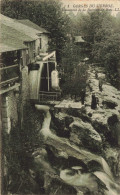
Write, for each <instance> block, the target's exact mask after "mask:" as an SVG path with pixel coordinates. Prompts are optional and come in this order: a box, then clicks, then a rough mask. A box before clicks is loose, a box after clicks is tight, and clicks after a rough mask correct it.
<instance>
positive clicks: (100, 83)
mask: <svg viewBox="0 0 120 195" xmlns="http://www.w3.org/2000/svg"><path fill="white" fill-rule="evenodd" d="M102 85H103V80H102V78H100V79H99V90H100V91H102Z"/></svg>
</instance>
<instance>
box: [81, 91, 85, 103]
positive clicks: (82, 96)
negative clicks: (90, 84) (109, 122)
mask: <svg viewBox="0 0 120 195" xmlns="http://www.w3.org/2000/svg"><path fill="white" fill-rule="evenodd" d="M84 101H85V90H84V89H82V91H81V102H82V104H84Z"/></svg>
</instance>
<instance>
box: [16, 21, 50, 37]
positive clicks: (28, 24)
mask: <svg viewBox="0 0 120 195" xmlns="http://www.w3.org/2000/svg"><path fill="white" fill-rule="evenodd" d="M18 22H20V23H22V24H24V25H27V26H29V27H31V28H34V29H36V30H38V31H40V32H41V33H45V34H48V33H49V32H48V31H47V30H45V29H44V28H42V27H40V26H38V25H37V24H35V23H33V22H31V21H30V20H28V19H25V20H18Z"/></svg>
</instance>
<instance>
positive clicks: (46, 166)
mask: <svg viewBox="0 0 120 195" xmlns="http://www.w3.org/2000/svg"><path fill="white" fill-rule="evenodd" d="M101 75H102V74H101V72H100V74H99V76H98V77H97V78H96V77H95V71H92V70H90V71H89V82H90V83H89V87H88V89H87V94H86V98H85V105H84V106H81V105H80V106H79V108H71V107H65V109H64V110H62V109H61V108H58V107H57V108H55V109H56V110H55V109H54V113H52V118H51V125H50V128H49V127H48V126H47V127H46V128H42V131H41V134H42V133H43V134H45V135H46V137H45V138H44V136H43V142H44V147H45V148H44V149H43V150H41V151H38V153H37V155H36V156H34V155H33V156H34V161H35V164H36V167H37V168H38V169H39V170H40V169H41V167H42V171H43V172H44V173H42V174H43V178H44V179H43V180H44V181H42V182H43V186H42V188H43V189H44V192H45V193H46V194H77V195H80V194H83V195H87V194H89V195H97V194H98V195H103V194H105V195H113V194H114V195H117V191H118V188H119V187H118V185H117V184H116V183H115V182H114V179H113V176H112V174H111V170H112V171H113V175H114V176H115V177H118V176H119V174H117V172H119V171H120V169H119V167H120V165H119V163H118V161H119V158H120V155H119V153H118V151H117V150H115V149H113V148H112V147H111V146H112V144H113V143H112V141H113V140H114V142H116V143H118V142H117V135H119V134H120V132H119V126H120V119H119V111H120V98H119V92H118V91H117V90H116V89H115V88H113V87H111V86H109V84H105V83H104V84H103V86H102V92H101V91H99V86H98V84H99V77H100V78H101V77H103V75H102V76H101ZM104 77H105V75H104ZM107 87H108V89H111V91H108V90H107ZM92 91H94V92H96V96H98V99H99V105H97V108H96V109H91V92H92ZM77 103H78V102H77ZM48 112H49V109H47V110H46V115H45V118H46V119H45V118H44V121H45V120H46V121H49V122H50V113H48ZM47 113H48V114H47ZM51 130H53V131H51ZM53 132H54V133H53ZM39 135H40V134H39ZM118 137H119V136H118ZM113 138H114V139H113ZM103 157H104V158H103ZM105 159H106V160H107V162H108V164H109V166H108V164H107V162H106V161H105ZM109 167H110V168H111V170H110V168H109ZM39 175H40V174H39ZM112 193H113V194H112Z"/></svg>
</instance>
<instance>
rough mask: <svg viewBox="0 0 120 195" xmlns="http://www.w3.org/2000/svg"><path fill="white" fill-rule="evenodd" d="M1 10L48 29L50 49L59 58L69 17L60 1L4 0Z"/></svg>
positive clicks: (3, 12) (12, 16)
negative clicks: (55, 52)
mask: <svg viewBox="0 0 120 195" xmlns="http://www.w3.org/2000/svg"><path fill="white" fill-rule="evenodd" d="M1 12H2V14H4V15H6V16H8V17H11V18H16V19H29V20H31V21H32V22H34V23H36V24H37V25H39V26H41V27H43V28H45V29H46V30H48V31H49V32H50V38H51V42H50V50H56V51H57V59H58V61H60V60H61V51H62V48H63V45H64V43H65V41H66V35H67V31H68V27H69V17H68V16H67V15H66V14H65V13H63V12H62V10H61V3H59V2H58V1H56V0H45V1H24V0H17V1H16V0H12V1H11V0H5V1H3V2H2V6H1Z"/></svg>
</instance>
